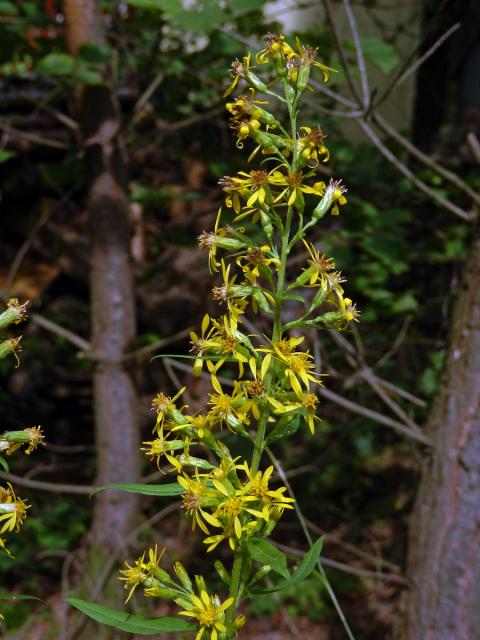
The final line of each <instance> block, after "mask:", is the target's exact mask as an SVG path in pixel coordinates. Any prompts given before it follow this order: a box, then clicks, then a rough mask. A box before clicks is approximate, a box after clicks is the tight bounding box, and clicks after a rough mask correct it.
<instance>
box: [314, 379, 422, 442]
mask: <svg viewBox="0 0 480 640" xmlns="http://www.w3.org/2000/svg"><path fill="white" fill-rule="evenodd" d="M318 393H319V395H320V396H322V397H323V398H325V399H326V400H330V402H333V403H335V404H338V405H339V406H340V407H343V408H344V409H347V410H348V411H352V412H353V413H357V414H358V415H360V416H363V417H364V418H368V419H369V420H373V421H374V422H378V423H379V424H383V425H384V426H386V427H390V429H393V430H394V431H396V432H397V433H400V434H401V435H403V436H407V437H408V438H411V439H412V440H415V441H416V442H420V443H421V444H424V445H426V446H430V447H431V446H432V442H431V440H430V439H429V438H427V436H425V435H424V434H423V433H417V431H414V430H412V429H409V428H408V427H406V426H405V425H404V424H402V423H401V422H397V420H393V419H392V418H389V417H388V416H385V415H383V414H382V413H379V412H378V411H374V410H373V409H369V408H368V407H364V406H363V405H360V404H357V403H356V402H352V400H347V398H344V397H343V396H340V395H338V393H335V392H334V391H330V389H325V387H321V388H320V389H319V391H318Z"/></svg>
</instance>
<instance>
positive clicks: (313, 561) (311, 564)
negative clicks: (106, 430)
mask: <svg viewBox="0 0 480 640" xmlns="http://www.w3.org/2000/svg"><path fill="white" fill-rule="evenodd" d="M324 540H325V536H322V537H321V538H319V539H318V540H317V541H316V542H314V543H313V545H312V546H311V547H310V549H309V550H308V551H307V553H306V554H305V555H304V556H303V558H302V561H301V562H300V564H299V565H298V567H297V569H296V571H294V572H293V574H292V577H291V579H290V580H289V584H292V583H296V582H301V581H302V580H305V578H308V576H309V575H310V574H311V573H312V571H313V570H314V569H315V567H316V565H317V562H318V558H319V557H320V554H321V552H322V547H323V541H324Z"/></svg>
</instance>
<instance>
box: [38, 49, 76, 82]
mask: <svg viewBox="0 0 480 640" xmlns="http://www.w3.org/2000/svg"><path fill="white" fill-rule="evenodd" d="M74 69H75V58H74V57H73V56H71V55H70V54H69V53H60V52H59V53H49V54H47V55H46V56H44V57H43V58H42V59H41V60H40V62H39V63H38V65H37V71H38V73H40V74H42V75H45V76H58V77H61V76H68V75H70V74H71V73H73V71H74Z"/></svg>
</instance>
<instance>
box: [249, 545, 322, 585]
mask: <svg viewBox="0 0 480 640" xmlns="http://www.w3.org/2000/svg"><path fill="white" fill-rule="evenodd" d="M324 539H325V536H322V537H321V538H319V539H318V540H317V541H316V542H314V543H313V545H312V546H311V547H310V549H309V550H308V551H307V553H306V554H305V555H304V556H303V558H302V560H301V562H300V564H299V565H298V567H297V569H296V571H294V572H293V573H292V575H291V577H289V579H288V580H284V581H283V582H279V583H278V584H276V585H275V587H273V588H272V589H262V590H258V591H257V590H256V591H252V594H259V593H274V592H275V591H283V590H284V589H288V588H289V587H291V586H292V585H296V584H299V583H300V582H302V581H303V580H305V578H308V576H309V575H310V574H311V573H312V571H313V570H314V569H315V567H316V565H317V562H318V558H319V557H320V553H321V552H322V547H323V541H324Z"/></svg>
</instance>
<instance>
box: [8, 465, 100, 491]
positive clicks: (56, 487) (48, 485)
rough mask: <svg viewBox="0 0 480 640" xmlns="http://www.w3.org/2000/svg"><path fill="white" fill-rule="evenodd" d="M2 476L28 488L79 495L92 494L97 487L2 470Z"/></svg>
mask: <svg viewBox="0 0 480 640" xmlns="http://www.w3.org/2000/svg"><path fill="white" fill-rule="evenodd" d="M0 478H2V479H3V480H6V481H7V482H11V483H12V484H18V485H19V486H20V487H27V488H28V489H39V490H40V491H50V492H52V493H74V494H77V495H86V496H88V495H90V494H91V493H92V491H93V490H94V489H95V487H93V486H92V487H91V486H88V485H79V484H62V483H60V482H42V481H41V480H29V479H28V478H22V477H20V476H16V475H13V474H12V473H5V471H0Z"/></svg>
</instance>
